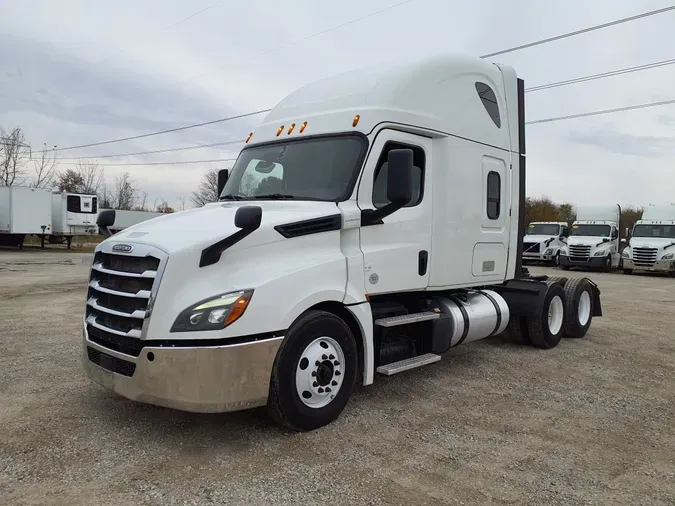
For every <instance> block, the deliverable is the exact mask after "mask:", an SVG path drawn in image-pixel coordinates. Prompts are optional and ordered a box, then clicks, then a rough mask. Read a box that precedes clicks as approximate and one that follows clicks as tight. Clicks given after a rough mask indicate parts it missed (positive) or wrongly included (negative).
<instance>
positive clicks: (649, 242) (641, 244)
mask: <svg viewBox="0 0 675 506" xmlns="http://www.w3.org/2000/svg"><path fill="white" fill-rule="evenodd" d="M673 243H675V239H667V238H661V237H631V239H630V243H629V245H630V247H631V248H656V249H659V250H660V249H662V248H665V247H666V246H668V245H670V244H673ZM668 250H669V252H670V251H671V250H672V251H673V252H675V246H673V247H671V248H668Z"/></svg>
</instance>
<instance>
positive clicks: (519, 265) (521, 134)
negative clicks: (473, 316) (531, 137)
mask: <svg viewBox="0 0 675 506" xmlns="http://www.w3.org/2000/svg"><path fill="white" fill-rule="evenodd" d="M525 173H526V171H525V81H523V80H522V79H518V176H519V177H518V245H517V246H516V248H517V249H516V269H515V273H514V277H515V278H522V277H524V276H525V273H524V272H523V239H524V238H525V194H526V191H525Z"/></svg>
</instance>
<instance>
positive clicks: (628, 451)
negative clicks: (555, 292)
mask: <svg viewBox="0 0 675 506" xmlns="http://www.w3.org/2000/svg"><path fill="white" fill-rule="evenodd" d="M90 258H91V257H90V256H89V255H86V254H81V253H56V252H45V251H32V252H31V251H27V252H26V251H25V252H11V251H0V371H2V372H1V373H0V374H1V375H2V376H1V381H0V504H3V505H5V504H7V505H24V504H32V505H43V504H50V505H51V504H63V505H68V506H78V505H87V506H90V505H97V504H110V505H112V504H115V505H117V504H134V505H136V504H138V505H141V504H142V505H183V504H186V505H193V504H194V505H205V504H236V505H240V504H253V505H258V504H289V505H301V504H319V503H329V504H338V505H340V506H342V505H348V504H355V505H367V504H373V505H378V504H392V505H393V504H402V505H403V504H405V505H411V504H415V505H434V504H512V505H519V506H520V505H536V506H541V505H547V506H548V505H566V506H568V505H575V504H611V505H618V504H631V505H632V504H649V505H650V506H657V505H666V504H668V505H672V504H675V457H674V456H675V423H673V419H674V416H673V415H674V412H675V387H674V381H673V378H675V361H674V359H673V353H674V352H675V344H673V343H674V341H673V338H675V332H674V330H673V329H675V311H673V307H675V306H674V303H675V280H673V279H668V278H659V277H651V276H624V275H621V274H595V273H594V274H591V275H590V276H591V277H592V278H593V279H594V280H595V281H596V282H597V283H598V284H599V285H600V288H601V290H602V292H603V293H602V298H603V303H604V308H605V317H604V318H600V319H598V320H596V321H594V323H593V327H592V329H591V331H590V332H589V334H588V335H587V336H586V338H585V339H583V340H565V341H563V343H561V345H560V346H558V347H557V348H555V349H553V350H548V351H542V350H536V349H534V348H529V347H522V346H518V345H515V344H512V343H511V342H510V341H509V339H508V338H507V337H504V336H499V337H497V338H493V339H489V340H485V341H479V342H477V343H471V344H467V345H464V346H460V347H458V348H456V349H455V350H453V352H451V354H450V355H449V356H445V357H444V358H443V360H442V361H441V362H439V363H437V364H434V365H432V366H428V367H424V368H421V369H417V370H413V371H409V372H406V373H403V374H400V375H397V376H393V377H391V378H387V377H381V376H380V377H377V378H376V383H375V385H373V386H371V387H368V388H362V389H360V390H359V391H358V392H356V393H355V395H354V396H353V398H352V400H351V402H350V404H349V405H348V407H347V409H346V410H345V412H344V413H343V415H342V417H341V418H340V419H339V420H338V421H337V422H335V423H333V424H331V425H330V426H328V427H325V428H323V429H320V430H318V431H315V432H312V433H305V434H295V433H288V432H285V431H284V430H282V429H280V428H277V427H276V426H275V425H273V424H272V423H271V422H269V421H268V420H267V418H266V417H265V414H264V412H263V411H262V410H254V411H249V412H242V413H232V414H223V415H195V414H189V413H182V412H176V411H171V410H167V409H162V408H156V407H153V406H147V405H142V404H136V403H133V402H131V401H128V400H126V399H123V398H121V397H118V396H116V395H115V394H112V393H110V392H108V391H106V390H104V389H102V388H99V387H98V386H96V385H94V384H93V383H91V382H89V380H88V379H86V378H85V376H84V373H83V372H82V369H81V367H80V362H79V359H80V336H81V328H80V321H81V320H80V317H81V314H82V311H83V304H84V297H85V289H84V287H85V282H86V276H87V270H88V267H89V262H90ZM533 271H534V272H538V273H542V272H548V273H552V270H549V269H546V268H541V269H533ZM572 275H578V274H575V273H572Z"/></svg>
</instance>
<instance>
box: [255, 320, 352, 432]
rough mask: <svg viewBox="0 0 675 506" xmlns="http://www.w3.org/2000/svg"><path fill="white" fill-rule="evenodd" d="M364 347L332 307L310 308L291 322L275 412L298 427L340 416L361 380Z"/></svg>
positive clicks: (277, 364) (278, 367) (279, 364)
mask: <svg viewBox="0 0 675 506" xmlns="http://www.w3.org/2000/svg"><path fill="white" fill-rule="evenodd" d="M357 363H358V351H357V348H356V341H355V340H354V336H353V335H352V332H351V330H350V329H349V326H348V325H347V324H346V323H345V322H344V321H343V320H341V319H340V318H338V317H337V316H335V315H334V314H332V313H328V312H326V311H314V310H312V311H308V312H306V313H305V314H303V315H302V316H300V317H299V318H298V319H297V320H296V321H295V322H294V323H293V325H291V328H290V329H289V330H288V332H287V333H286V337H285V339H284V340H283V342H282V344H281V346H280V347H279V351H278V352H277V356H276V358H275V360H274V366H273V368H272V377H271V380H270V393H269V399H268V401H267V406H268V410H269V413H270V415H271V417H272V418H273V419H274V420H276V421H277V422H278V423H280V424H282V425H285V426H286V427H288V428H290V429H293V430H296V431H307V430H314V429H318V428H319V427H322V426H324V425H327V424H329V423H331V422H332V421H334V420H335V419H336V418H338V416H340V413H342V410H343V409H344V407H345V406H346V405H347V402H348V401H349V397H350V395H351V393H352V390H353V388H354V383H355V380H356V367H357Z"/></svg>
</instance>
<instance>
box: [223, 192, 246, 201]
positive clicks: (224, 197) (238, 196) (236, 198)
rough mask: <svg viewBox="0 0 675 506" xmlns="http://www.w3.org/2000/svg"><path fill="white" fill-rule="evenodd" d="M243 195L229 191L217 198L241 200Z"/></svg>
mask: <svg viewBox="0 0 675 506" xmlns="http://www.w3.org/2000/svg"><path fill="white" fill-rule="evenodd" d="M243 198H244V197H242V196H241V195H232V194H231V193H228V194H227V195H223V196H222V197H220V198H219V199H218V200H243Z"/></svg>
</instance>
